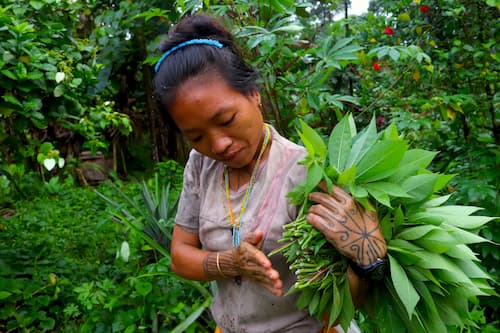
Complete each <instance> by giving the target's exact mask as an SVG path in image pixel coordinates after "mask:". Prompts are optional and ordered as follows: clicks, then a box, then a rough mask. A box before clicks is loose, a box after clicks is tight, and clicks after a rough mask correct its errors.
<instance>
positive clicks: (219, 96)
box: [169, 73, 247, 130]
mask: <svg viewBox="0 0 500 333" xmlns="http://www.w3.org/2000/svg"><path fill="white" fill-rule="evenodd" d="M246 99H247V97H246V96H245V95H243V94H241V93H239V92H238V91H236V90H234V89H233V88H232V87H231V86H229V85H228V84H227V83H226V81H225V80H224V79H222V78H221V77H220V76H219V75H217V74H214V73H205V74H202V75H198V76H196V77H193V78H190V79H188V80H187V81H185V82H183V83H182V84H181V85H180V86H179V88H178V89H177V92H176V96H175V99H174V102H173V103H172V105H171V107H170V110H169V111H170V115H171V117H172V118H173V120H174V121H175V122H176V124H177V126H178V127H179V129H181V130H182V129H186V128H195V127H199V123H201V122H208V121H210V120H212V119H214V117H217V116H218V115H221V114H223V113H224V112H225V111H227V110H232V109H235V108H237V107H238V105H240V103H242V102H244V101H245V100H246Z"/></svg>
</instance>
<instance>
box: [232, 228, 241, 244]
mask: <svg viewBox="0 0 500 333" xmlns="http://www.w3.org/2000/svg"><path fill="white" fill-rule="evenodd" d="M231 235H232V242H233V247H234V248H237V247H238V246H239V245H240V229H239V228H236V226H233V228H232V229H231Z"/></svg>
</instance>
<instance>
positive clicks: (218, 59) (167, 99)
mask: <svg viewBox="0 0 500 333" xmlns="http://www.w3.org/2000/svg"><path fill="white" fill-rule="evenodd" d="M191 39H212V40H216V41H219V42H220V43H221V44H222V45H223V47H222V48H217V47H215V46H212V45H189V46H186V47H182V48H180V49H178V50H176V51H174V52H173V53H172V54H170V55H169V56H168V57H167V58H166V59H165V60H164V61H163V62H162V63H161V65H160V67H159V69H158V72H157V73H156V75H155V76H154V78H153V89H154V91H153V96H154V99H155V102H156V107H157V108H158V110H159V112H160V114H161V115H162V117H163V119H164V120H165V121H166V122H167V124H168V125H169V126H173V127H174V128H176V129H177V126H176V125H175V123H174V122H173V121H172V119H171V117H170V115H169V111H168V109H169V107H170V105H171V104H172V103H173V101H174V99H175V96H176V93H177V89H178V87H179V86H180V85H181V84H182V83H184V82H185V81H186V80H188V79H190V78H192V77H195V76H197V75H200V74H203V73H208V72H210V71H215V72H216V73H217V74H218V75H220V76H221V78H222V79H224V80H225V81H226V83H227V84H228V85H229V86H230V87H232V88H233V89H234V90H236V91H238V92H240V93H242V94H244V95H247V96H248V95H250V94H251V93H252V92H255V90H256V89H257V83H256V81H257V72H256V71H255V70H254V69H253V68H252V67H251V66H250V65H248V64H247V63H246V62H245V60H244V59H243V57H242V56H241V54H240V52H239V51H238V50H237V48H236V46H235V44H234V41H233V36H232V34H231V33H230V32H229V31H228V30H227V29H226V28H225V27H224V26H223V25H222V24H221V23H220V22H219V21H217V20H216V19H215V18H213V17H210V16H207V15H201V14H199V15H194V16H189V17H186V18H184V19H183V20H182V21H181V22H179V23H178V24H177V25H175V26H174V27H173V28H172V29H171V30H170V32H169V34H168V38H167V39H166V40H165V41H163V42H162V43H161V44H160V47H159V49H160V51H161V52H163V53H164V52H166V51H167V50H170V49H171V48H173V47H175V46H176V45H179V44H180V43H183V42H185V41H188V40H191Z"/></svg>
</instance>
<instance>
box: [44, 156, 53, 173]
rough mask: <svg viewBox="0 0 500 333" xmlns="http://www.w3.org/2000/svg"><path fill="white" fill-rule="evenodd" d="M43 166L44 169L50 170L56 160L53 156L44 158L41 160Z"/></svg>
mask: <svg viewBox="0 0 500 333" xmlns="http://www.w3.org/2000/svg"><path fill="white" fill-rule="evenodd" d="M43 166H44V167H45V169H47V170H49V171H50V170H52V169H54V167H55V166H56V160H55V159H53V158H46V159H45V160H43Z"/></svg>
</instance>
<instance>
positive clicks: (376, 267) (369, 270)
mask: <svg viewBox="0 0 500 333" xmlns="http://www.w3.org/2000/svg"><path fill="white" fill-rule="evenodd" d="M350 266H351V267H352V269H353V271H354V272H356V274H357V275H358V276H359V277H360V278H361V279H363V280H373V281H380V280H382V279H383V278H384V276H385V272H386V270H387V259H380V258H379V259H377V260H375V261H374V262H373V263H371V264H370V265H366V266H359V265H357V264H356V263H354V262H352V261H351V262H350Z"/></svg>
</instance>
